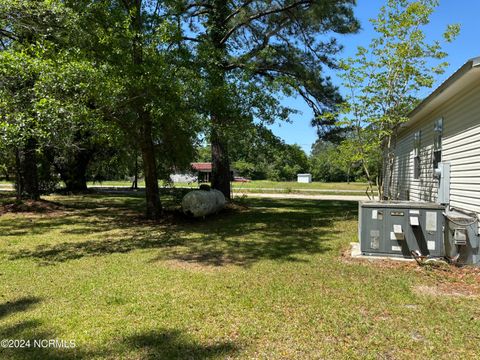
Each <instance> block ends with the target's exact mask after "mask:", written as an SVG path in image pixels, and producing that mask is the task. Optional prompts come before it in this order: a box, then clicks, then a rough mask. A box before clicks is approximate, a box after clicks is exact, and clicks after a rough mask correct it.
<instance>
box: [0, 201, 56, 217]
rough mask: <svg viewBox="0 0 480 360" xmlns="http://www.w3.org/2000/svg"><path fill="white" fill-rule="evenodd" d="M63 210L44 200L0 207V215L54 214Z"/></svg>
mask: <svg viewBox="0 0 480 360" xmlns="http://www.w3.org/2000/svg"><path fill="white" fill-rule="evenodd" d="M64 210H65V208H64V207H63V206H62V205H61V204H58V203H55V202H52V201H46V200H23V201H15V202H13V203H8V204H3V205H0V215H3V214H6V213H55V212H59V211H64Z"/></svg>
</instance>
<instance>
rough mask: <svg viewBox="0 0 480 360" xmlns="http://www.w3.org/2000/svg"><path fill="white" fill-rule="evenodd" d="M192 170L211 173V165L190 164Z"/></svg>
mask: <svg viewBox="0 0 480 360" xmlns="http://www.w3.org/2000/svg"><path fill="white" fill-rule="evenodd" d="M190 165H191V166H192V169H193V170H196V171H200V172H211V171H212V163H191V164H190Z"/></svg>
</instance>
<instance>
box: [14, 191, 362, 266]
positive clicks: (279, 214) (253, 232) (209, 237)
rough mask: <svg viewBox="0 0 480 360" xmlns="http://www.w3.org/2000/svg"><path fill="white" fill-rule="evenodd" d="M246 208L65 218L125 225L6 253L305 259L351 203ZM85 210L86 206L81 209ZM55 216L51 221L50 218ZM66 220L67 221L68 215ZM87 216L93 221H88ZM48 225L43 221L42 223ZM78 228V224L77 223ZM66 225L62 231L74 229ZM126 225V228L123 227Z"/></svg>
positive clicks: (321, 248) (243, 261) (47, 258)
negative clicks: (147, 252)
mask: <svg viewBox="0 0 480 360" xmlns="http://www.w3.org/2000/svg"><path fill="white" fill-rule="evenodd" d="M249 203H250V205H251V207H250V209H248V210H246V211H225V212H223V213H221V214H219V215H217V216H213V217H210V218H207V219H204V220H198V219H197V220H186V219H180V220H179V219H176V220H175V221H174V222H171V223H168V222H167V223H164V224H155V223H142V222H135V221H133V222H129V221H126V219H125V217H122V215H121V213H120V214H116V215H113V214H108V215H105V216H106V217H107V220H105V219H100V220H98V219H97V217H95V219H97V220H95V219H94V220H92V219H91V218H89V216H88V215H85V217H84V218H82V217H81V218H78V217H77V218H76V219H71V221H72V223H71V224H72V225H74V224H76V226H78V224H79V223H81V224H83V223H85V224H84V225H85V226H86V229H85V234H92V231H93V230H92V229H91V228H90V226H93V227H94V229H95V230H94V231H96V232H98V231H107V230H109V229H118V228H120V229H125V230H126V231H125V233H124V234H122V235H115V236H114V235H107V236H108V237H107V238H106V239H102V240H88V241H81V242H63V243H59V244H54V245H39V246H37V247H36V248H34V249H33V250H31V249H24V250H20V251H18V252H15V253H12V254H11V256H10V259H12V260H16V259H26V258H32V259H35V260H38V261H40V262H41V263H42V264H55V263H59V262H65V261H69V260H73V259H80V258H84V257H89V256H105V255H108V254H113V253H128V252H131V251H134V250H139V249H158V250H160V252H159V254H158V255H157V256H156V257H155V258H154V259H153V260H152V261H162V260H178V261H184V262H194V263H199V264H204V265H209V266H224V265H228V264H233V265H239V266H249V265H251V264H253V263H255V262H257V261H260V260H264V259H269V260H276V261H305V258H304V257H302V256H301V255H309V254H316V253H323V252H325V251H328V250H331V249H332V244H331V242H332V237H333V236H335V235H337V234H338V233H339V231H338V230H334V229H333V226H332V225H333V224H334V222H336V221H341V220H346V219H350V218H352V217H353V216H355V211H356V205H355V204H352V203H345V202H319V201H304V200H282V201H277V200H275V201H268V200H258V201H256V200H250V201H249ZM87 211H90V210H87ZM55 221H57V220H55V219H53V222H54V223H55ZM69 221H70V220H69ZM92 221H94V222H95V221H96V222H95V223H94V224H93V225H92V224H91V222H92ZM42 226H44V227H45V228H47V227H48V220H45V223H44V224H43V225H42ZM82 227H83V225H82ZM77 230H80V229H71V230H67V231H77ZM127 230H128V231H127Z"/></svg>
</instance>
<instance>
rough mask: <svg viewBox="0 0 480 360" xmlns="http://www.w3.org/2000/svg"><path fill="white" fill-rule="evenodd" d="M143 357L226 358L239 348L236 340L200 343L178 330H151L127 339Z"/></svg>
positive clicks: (131, 346)
mask: <svg viewBox="0 0 480 360" xmlns="http://www.w3.org/2000/svg"><path fill="white" fill-rule="evenodd" d="M125 342H126V344H127V345H128V346H129V347H130V348H132V349H135V350H137V351H139V354H138V355H140V356H141V358H142V359H210V358H226V357H228V355H231V354H232V353H234V352H237V351H238V350H239V348H238V346H237V345H236V344H235V343H234V342H230V341H227V342H219V343H215V344H211V345H210V344H208V345H207V344H205V345H203V344H199V343H197V342H195V341H193V340H192V339H190V338H188V337H187V336H185V335H184V334H182V333H181V332H180V331H178V330H164V331H150V332H145V333H142V334H139V335H134V336H131V337H129V338H127V339H126V341H125Z"/></svg>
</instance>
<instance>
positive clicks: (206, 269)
mask: <svg viewBox="0 0 480 360" xmlns="http://www.w3.org/2000/svg"><path fill="white" fill-rule="evenodd" d="M163 264H164V265H165V266H166V267H168V268H169V269H173V270H185V271H191V272H201V273H210V272H212V273H213V272H218V271H228V270H230V269H232V266H231V265H226V266H215V265H210V264H205V263H201V262H195V261H185V260H165V261H163Z"/></svg>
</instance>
